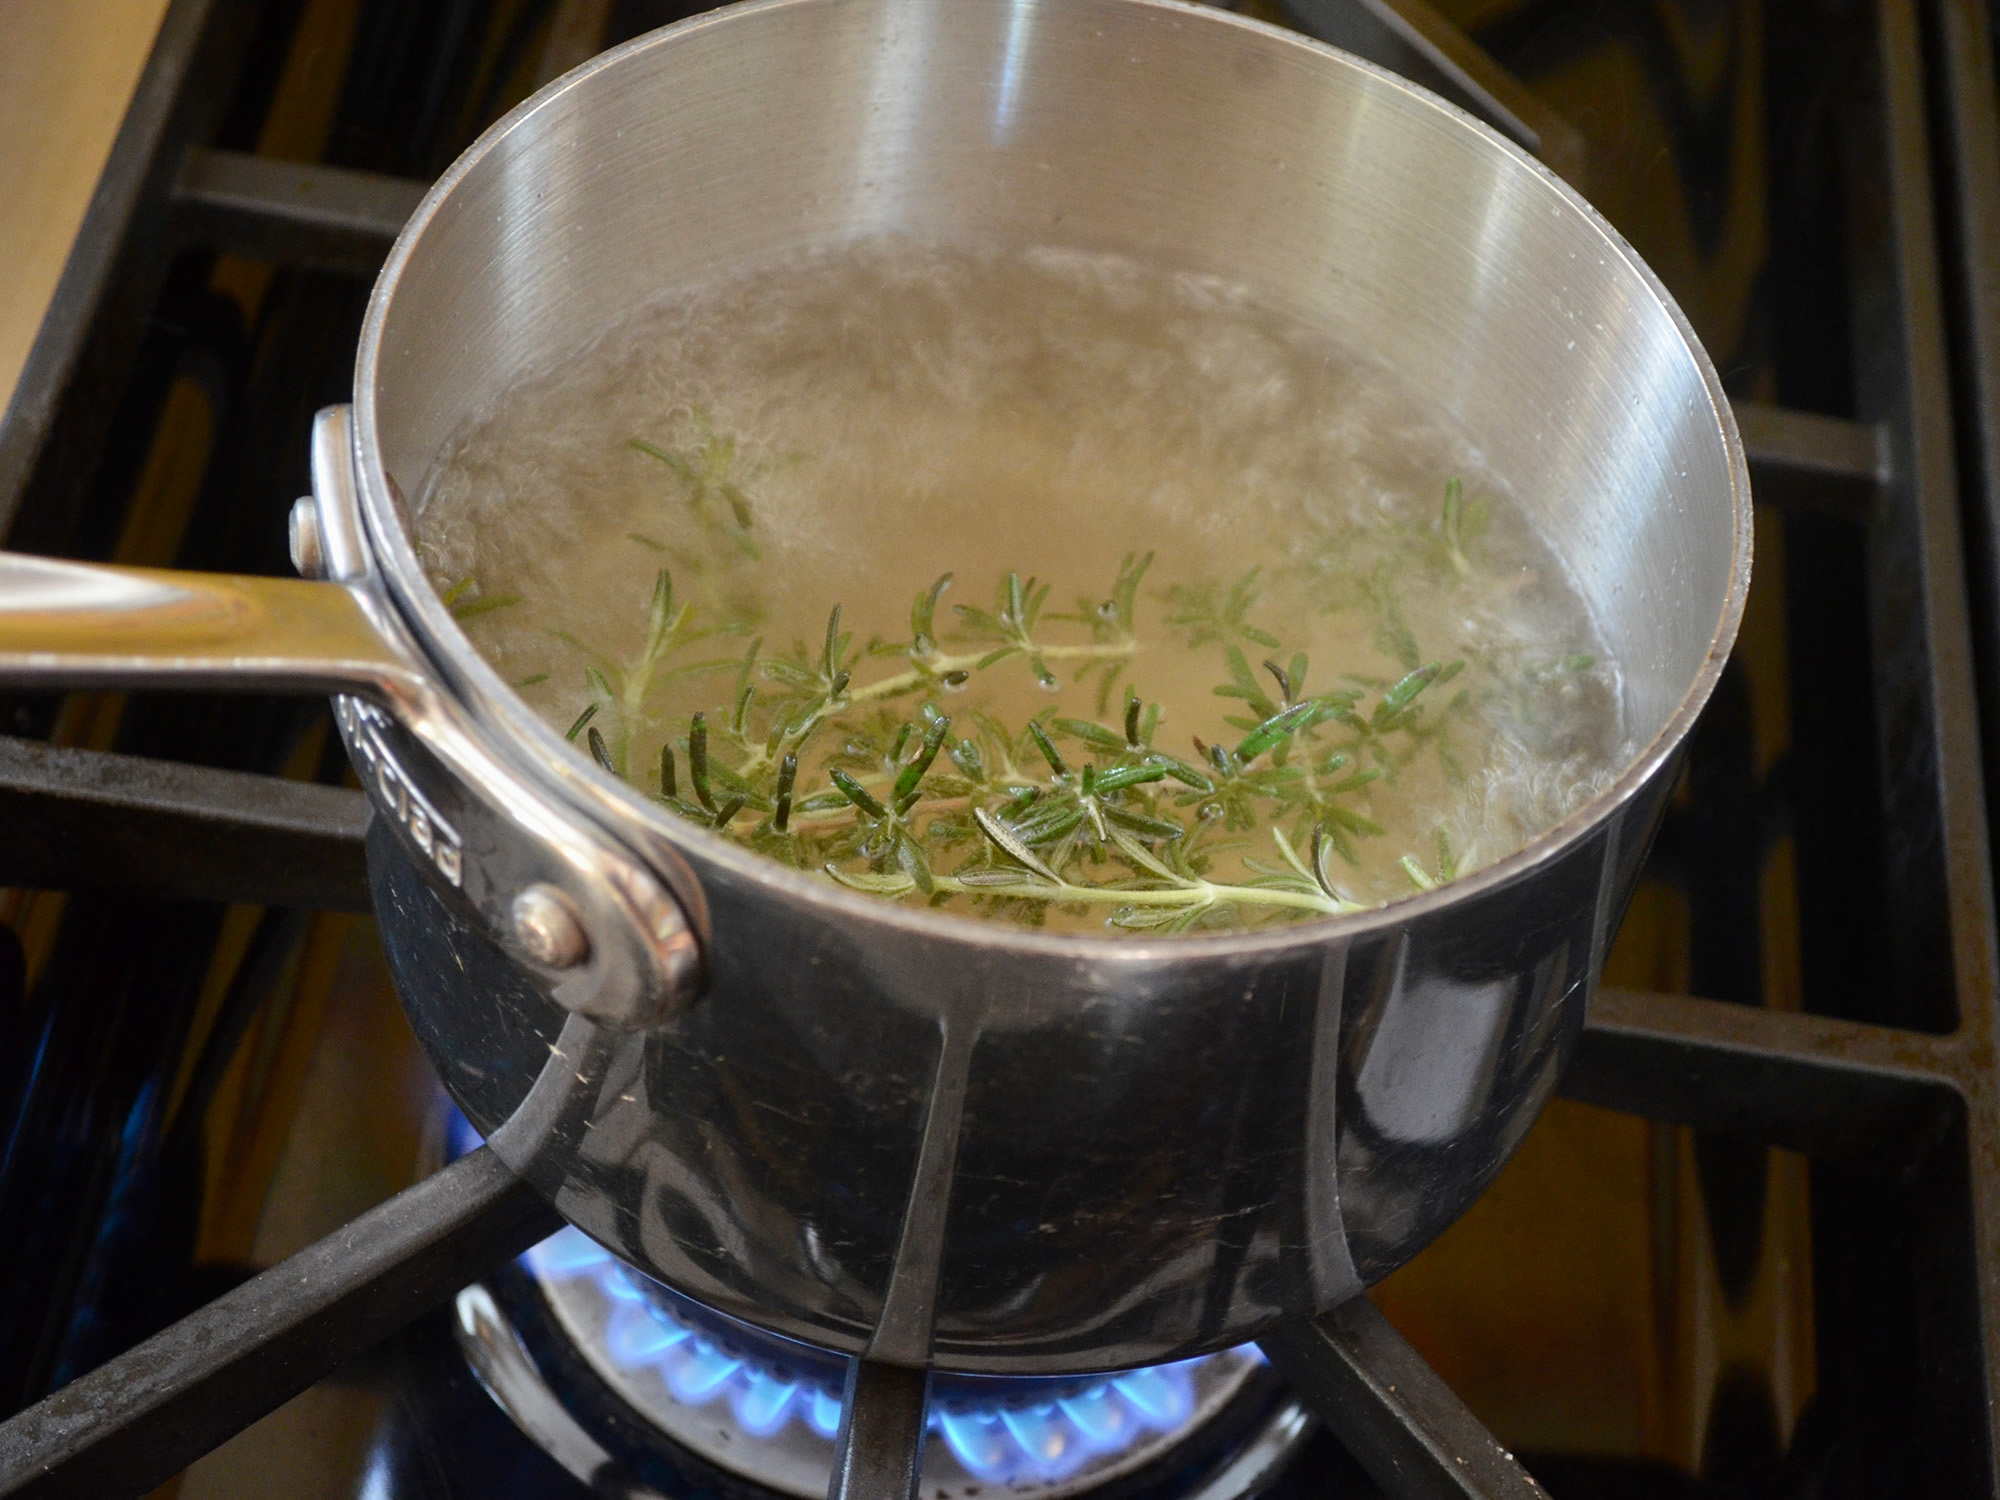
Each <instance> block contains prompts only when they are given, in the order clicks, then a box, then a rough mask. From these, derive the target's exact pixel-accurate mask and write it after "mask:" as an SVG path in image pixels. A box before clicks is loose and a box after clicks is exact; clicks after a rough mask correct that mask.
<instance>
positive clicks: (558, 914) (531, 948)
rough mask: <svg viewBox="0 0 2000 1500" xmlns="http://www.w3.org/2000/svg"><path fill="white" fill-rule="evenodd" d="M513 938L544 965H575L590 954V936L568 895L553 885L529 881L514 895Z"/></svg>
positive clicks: (565, 966)
mask: <svg viewBox="0 0 2000 1500" xmlns="http://www.w3.org/2000/svg"><path fill="white" fill-rule="evenodd" d="M513 915H514V940H515V942H517V943H519V944H520V947H521V951H522V952H523V953H524V954H526V955H527V956H528V957H529V958H530V959H532V960H533V961H534V962H535V963H538V964H540V965H541V966H542V967H543V968H546V969H574V968H575V967H576V966H577V965H578V964H580V963H582V962H583V961H584V960H585V959H586V958H588V957H590V936H589V934H587V933H586V932H585V931H584V930H583V923H582V922H581V921H579V920H578V919H577V915H576V908H575V907H573V906H572V905H570V900H569V897H567V896H565V895H564V894H563V893H562V892H561V891H559V890H557V889H556V888H555V887H554V886H552V885H531V886H529V887H528V888H527V889H526V890H525V891H523V892H521V894H520V895H518V896H516V897H515V898H514V908H513Z"/></svg>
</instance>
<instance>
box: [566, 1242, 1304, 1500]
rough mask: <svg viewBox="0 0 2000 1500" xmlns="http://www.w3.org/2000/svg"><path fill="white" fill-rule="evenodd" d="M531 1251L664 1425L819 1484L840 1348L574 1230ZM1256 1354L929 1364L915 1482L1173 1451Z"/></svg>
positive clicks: (583, 1345) (1238, 1382)
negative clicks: (1166, 1361) (1106, 1367)
mask: <svg viewBox="0 0 2000 1500" xmlns="http://www.w3.org/2000/svg"><path fill="white" fill-rule="evenodd" d="M527 1263H528V1266H529V1268H530V1269H531V1270H532V1272H533V1273H534V1276H535V1279H536V1281H537V1283H538V1284H539V1286H540V1288H541V1291H542V1295H543V1296H544V1297H545V1298H546V1299H547V1301H548V1305H549V1308H550V1310H551V1311H552V1313H553V1314H554V1316H555V1320H556V1322H557V1323H558V1324H559V1325H560V1326H561V1327H562V1329H563V1331H564V1332H565V1333H566V1334H568V1335H569V1338H570V1340H571V1341H572V1342H573V1343H574V1344H575V1345H576V1347H577V1348H578V1350H580V1351H581V1352H582V1354H583V1356H584V1358H585V1359H586V1360H587V1361H588V1362H589V1364H590V1365H591V1367H592V1369H594V1370H595V1371H596V1373H597V1374H598V1375H599V1377H600V1378H602V1379H603V1381H604V1383H605V1384H606V1385H608V1386H610V1387H611V1388H612V1389H613V1390H614V1391H616V1392H617V1393H618V1394H619V1395H620V1396H621V1397H623V1398H624V1399H625V1400H626V1401H627V1402H628V1403H630V1404H631V1405H632V1406H633V1407H635V1408H636V1409H637V1410H639V1411H641V1412H644V1413H645V1414H646V1416H647V1417H648V1418H650V1419H651V1420H652V1422H653V1423H654V1425H656V1426H657V1427H658V1428H659V1429H660V1430H661V1431H663V1432H665V1433H666V1434H667V1435H668V1436H669V1437H671V1438H673V1439H674V1440H675V1441H676V1442H678V1443H680V1444H682V1445H683V1446H684V1447H688V1448H691V1449H693V1450H694V1451H696V1452H698V1453H701V1454H704V1455H705V1456H707V1457H709V1458H710V1459H711V1460H712V1461H714V1462H716V1463H718V1464H720V1465H722V1466H723V1467H725V1468H728V1469H731V1470H733V1471H735V1472H736V1473H739V1474H741V1475H743V1476H744V1477H745V1478H747V1479H751V1480H753V1481H755V1482H756V1483H758V1484H760V1485H763V1486H765V1487H766V1488H769V1489H773V1490H778V1491H781V1492H783V1493H785V1494H790V1495H798V1496H801V1497H808V1500H810V1497H815V1496H820V1495H824V1494H825V1493H826V1487H827V1477H828V1475H829V1473H830V1472H831V1469H832V1466H833V1444H834V1437H835V1434H836V1433H837V1432H838V1431H839V1428H840V1413H841V1399H840V1397H841V1382H842V1377H843V1375H844V1373H845V1368H846V1362H845V1361H844V1360H842V1359H840V1358H838V1357H837V1356H833V1355H829V1354H827V1353H825V1352H824V1351H822V1350H818V1349H813V1348H809V1347H808V1346H806V1345H803V1344H796V1343H793V1342H791V1341H789V1340H785V1339H780V1338H777V1337H775V1336H773V1335H770V1334H765V1333H761V1332H758V1331H756V1330H754V1329H751V1328H749V1327H747V1326H746V1325H744V1324H741V1323H737V1322H735V1321H734V1320H733V1319H726V1318H723V1317H722V1316H721V1315H719V1314H717V1313H714V1312H711V1311H709V1310H708V1309H706V1308H703V1307H700V1306H699V1305H697V1304H695V1303H693V1302H690V1301H688V1300H687V1299H686V1298H684V1297H680V1296H677V1295H675V1294H674V1293H673V1292H670V1291H668V1290H667V1289H666V1288H665V1287H662V1286H660V1285H659V1284H658V1283H656V1282H654V1281H652V1280H650V1279H649V1278H647V1277H645V1276H643V1275H641V1274H640V1273H638V1272H636V1271H634V1270H632V1269H631V1268H629V1267H627V1266H626V1265H624V1264H623V1263H622V1262H620V1261H619V1260H617V1259H616V1258H615V1257H614V1256H612V1255H611V1254H610V1253H609V1252H608V1251H606V1250H604V1249H603V1248H602V1247H600V1246H599V1245H597V1244H596V1243H595V1242H594V1241H592V1240H591V1239H589V1238H588V1237H586V1236H585V1235H583V1234H582V1233H580V1232H579V1231H577V1230H574V1229H567V1230H564V1231H563V1232H561V1233H560V1234H557V1235H555V1236H554V1237H552V1238H550V1239H547V1240H544V1241H543V1242H542V1243H541V1244H540V1245H537V1246H536V1247H535V1248H534V1249H533V1250H531V1251H529V1252H528V1255H527ZM1263 1363H1264V1359H1263V1356H1262V1355H1261V1354H1259V1353H1258V1352H1257V1351H1256V1350H1255V1349H1254V1348H1246V1349H1236V1350H1230V1351H1228V1352H1226V1353H1222V1354H1214V1355H1209V1356H1207V1357H1205V1358H1201V1359H1193V1360H1184V1361H1182V1362H1180V1363H1178V1364H1171V1365H1161V1366H1158V1367H1155V1368H1151V1369H1143V1370H1133V1371H1129V1372H1126V1373H1124V1374H1120V1375H1111V1376H1067V1377H1052V1378H1046V1379H1043V1378H1011V1379H1010V1378H1002V1377H992V1376H985V1377H976V1376H955V1375H940V1376H937V1377H935V1378H934V1379H933V1381H932V1384H931V1403H930V1418H929V1434H928V1437H927V1440H926V1443H925V1448H924V1469H923V1472H924V1484H925V1487H926V1489H928V1490H931V1491H933V1492H949V1493H951V1494H955V1495H963V1494H966V1493H969V1492H972V1491H976V1490H979V1489H981V1488H984V1487H986V1486H989V1485H1001V1486H1005V1487H1006V1488H1007V1490H1008V1491H1009V1492H1010V1493H1013V1494H1018V1495H1024V1496H1025V1495H1034V1496H1040V1497H1049V1500H1054V1497H1058V1496H1063V1495H1069V1494H1073V1493H1075V1492H1077V1491H1080V1490H1084V1489H1088V1488H1093V1487H1095V1486H1097V1485H1099V1484H1102V1483H1104V1482H1105V1481H1107V1480H1110V1479H1113V1478H1116V1477H1118V1476H1120V1475H1123V1474H1127V1473H1130V1472H1132V1471H1133V1470H1136V1469H1139V1468H1142V1467H1144V1466H1145V1465H1146V1464H1148V1463H1150V1462H1151V1461H1152V1460H1154V1459H1156V1458H1158V1457H1160V1456H1161V1455H1162V1454H1164V1453H1166V1452H1167V1451H1169V1450H1170V1449H1172V1448H1173V1447H1174V1446H1175V1445H1176V1444H1177V1443H1178V1442H1179V1441H1180V1440H1181V1439H1182V1438H1183V1437H1185V1436H1186V1435H1187V1434H1188V1433H1190V1432H1192V1431H1194V1430H1196V1429H1197V1428H1199V1427H1201V1426H1202V1425H1203V1424H1204V1423H1205V1422H1206V1421H1207V1420H1208V1419H1209V1418H1211V1417H1213V1416H1214V1415H1215V1414H1216V1413H1218V1412H1220V1411H1221V1410H1222V1409H1223V1407H1225V1406H1226V1405H1228V1403H1229V1402H1230V1400H1231V1399H1232V1398H1233V1397H1234V1396H1235V1395H1236V1394H1237V1393H1238V1392H1240V1391H1241V1390H1242V1389H1243V1388H1244V1385H1245V1382H1246V1381H1247V1380H1248V1379H1249V1377H1250V1375H1251V1374H1252V1372H1253V1371H1254V1370H1255V1369H1257V1368H1258V1367H1259V1366H1260V1365H1262V1364H1263Z"/></svg>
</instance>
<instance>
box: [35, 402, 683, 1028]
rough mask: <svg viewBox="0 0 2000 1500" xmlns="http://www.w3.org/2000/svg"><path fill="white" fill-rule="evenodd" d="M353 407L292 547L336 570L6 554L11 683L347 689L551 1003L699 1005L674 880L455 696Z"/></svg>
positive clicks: (458, 885)
mask: <svg viewBox="0 0 2000 1500" xmlns="http://www.w3.org/2000/svg"><path fill="white" fill-rule="evenodd" d="M348 430H349V429H348V414H347V410H346V408H344V407H335V408H330V409H329V410H327V411H324V412H322V413H320V418H319V421H318V423H317V424H316V425H315V428H314V433H313V488H314V494H313V495H312V496H310V497H308V498H307V499H306V500H302V501H300V502H299V506H300V508H299V509H298V510H297V511H295V512H294V516H293V554H294V560H295V561H296V562H298V563H300V564H301V566H302V569H303V570H304V571H307V572H310V573H315V574H321V575H324V576H325V577H327V579H328V580H329V581H324V582H307V581H302V580H296V579H282V578H244V577H236V576H232V575H227V574H217V573H185V572H176V571H167V570H161V569H152V568H116V567H104V566H98V565H95V564H84V563H74V562H68V561H62V560H58V559H53V558H43V557H30V556H26V555H23V554H20V553H8V552H0V685H4V686H9V687H17V688H90V687H104V688H198V689H209V690H213V689H217V688H241V689H243V690H245V691H260V692H273V691H275V692H298V693H306V694H314V695H317V694H323V693H324V694H332V695H334V699H335V710H336V717H337V719H338V721H339V725H340V731H341V735H342V738H343V739H345V741H346V742H347V747H348V753H349V755H350V757H351V758H352V759H353V761H354V763H355V768H356V770H357V771H358V772H359V773H360V775H361V779H362V784H363V787H364V789H365V790H366V791H367V793H368V795H369V798H370V800H371V801H372V802H373V803H374V805H375V809H376V811H377V813H378V814H379V815H380V816H382V817H385V818H386V819H388V820H389V822H390V824H391V826H392V827H393V828H394V830H395V832H396V834H397V836H398V838H399V839H400V840H401V842H402V844H403V846H404V849H405V851H406V852H407V853H409V854H410V855H411V856H412V858H413V859H414V860H415V861H416V862H417V864H418V867H419V868H420V869H422V870H423V871H424V873H425V875H426V876H427V878H428V879H429V880H430V882H431V884H432V885H433V886H434V887H436V888H437V889H438V890H439V892H440V894H442V895H444V896H445V897H446V899H447V901H448V902H449V903H450V904H451V905H453V906H455V907H456V908H458V909H459V910H460V911H461V913H463V914H464V915H466V916H467V917H469V918H470V919H471V921H472V923H473V925H474V926H476V927H477V928H478V929H480V930H482V931H484V932H485V933H486V934H487V935H488V936H489V937H491V938H493V939H495V940H496V941H497V942H499V943H500V944H501V945H502V946H503V947H504V948H506V949H507V950H508V951H509V952H510V953H511V954H512V955H513V956H514V957H515V959H516V960H517V961H519V962H520V963H521V964H522V965H523V966H524V967H526V968H528V969H529V970H530V971H532V972H534V973H535V974H536V975H537V976H538V978H539V979H540V980H541V981H542V983H543V986H544V988H545V989H546V990H547V991H548V993H549V994H550V995H551V997H552V998H554V999H555V1000H556V1001H557V1002H559V1003H560V1004H562V1005H563V1006H565V1007H566V1008H567V1009H569V1010H571V1011H574V1012H575V1013H577V1014H578V1015H581V1016H584V1017H587V1018H588V1019H590V1020H592V1021H595V1022H598V1023H601V1024H605V1025H611V1026H616V1027H620V1028H636V1027H641V1026H646V1025H650V1024H653V1023H655V1022H657V1021H660V1020H662V1019H664V1018H666V1017H667V1016H669V1015H671V1014H673V1013H674V1012H675V1011H677V1010H679V1009H681V1008H683V1007H685V1006H686V1005H687V1004H689V1003H690V1002H692V1001H693V1000H694V998H695V997H696V996H697V995H698V994H699V993H700V989H701V983H702V961H701V958H702V956H701V945H700V943H699V941H698V939H697V934H696V932H695V929H694V926H693V924H691V923H690V922H689V920H688V916H687V913H686V912H685V911H684V910H683V908H682V906H681V904H680V902H679V901H678V900H677V899H676V897H675V896H674V894H673V893H672V891H671V890H670V888H669V887H668V885H667V884H666V882H665V881H664V880H663V879H662V878H661V877H660V876H659V874H658V873H657V872H655V871H654V870H653V869H652V868H651V867H650V866H649V865H648V864H647V862H646V861H645V860H643V859H641V858H640V857H639V856H638V855H636V854H635V853H634V852H633V851H632V850H631V849H630V848H628V847H627V846H626V844H625V842H624V841H623V840H621V839H619V838H618V837H616V836H615V835H614V834H613V833H612V832H611V831H610V830H608V829H606V828H604V827H603V826H602V825H601V824H600V823H598V822H597V821H596V820H595V819H594V818H593V817H592V816H591V815H590V814H588V813H587V812H585V811H584V810H583V809H581V808H579V807H575V806H571V805H569V804H567V803H565V802H564V801H563V800H562V799H561V797H560V796H559V794H557V793H556V792H554V791H553V790H552V789H551V788H550V786H549V785H548V784H547V781H546V779H545V778H537V777H531V776H529V775H525V774H523V773H522V771H521V770H520V769H519V768H518V763H517V758H516V757H515V756H513V755H511V754H509V753H507V752H506V750H505V749H504V747H503V746H502V745H501V744H500V743H499V742H498V740H497V738H496V735H495V734H494V733H493V732H492V731H489V730H485V729H482V728H481V727H480V726H479V725H477V724H475V723H474V722H473V721H472V720H471V719H470V718H469V717H468V716H467V715H466V714H465V712H464V711H463V710H462V709H461V708H460V707H459V706H458V704H457V703H456V701H455V700H454V699H453V698H451V697H450V695H448V694H446V693H444V692H442V691H440V690H439V688H438V686H437V684H436V682H435V681H434V680H433V679H432V677H431V675H430V674H429V673H428V672H426V670H425V669H424V667H423V665H422V662H421V659H420V657H419V655H418V653H417V652H416V650H415V648H414V646H413V645H412V644H411V641H410V638H409V635H408V632H407V631H406V630H405V629H404V627H403V625H402V621H401V619H400V617H399V616H398V614H397V612H396V609H395V606H394V604H393V603H392V602H391V601H390V599H389V597H388V595H387V594H386V592H385V591H384V590H383V589H382V587H381V585H380V580H379V576H378V574H377V572H376V570H375V568H374V567H373V565H372V562H371V559H370V557H369V555H368V548H367V542H366V536H365V532H364V530H363V528H362V526H361V523H360V515H359V509H358V507H357V505H356V504H355V498H354V490H353V483H352V468H351V457H350V455H351V445H350V443H349V441H348Z"/></svg>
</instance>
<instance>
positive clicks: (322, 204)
mask: <svg viewBox="0 0 2000 1500" xmlns="http://www.w3.org/2000/svg"><path fill="white" fill-rule="evenodd" d="M429 190H430V184H429V183H427V182H423V181H420V180H418V179H415V178H409V177H392V176H388V175H386V174H384V173H381V172H357V171H354V170H352V169H350V168H347V167H329V166H323V165H320V164H319V163H316V162H291V161H277V160H274V159H272V158H271V157H268V156H252V155H250V154H249V153H248V152H244V151H218V150H213V149H211V148H209V147H206V146H192V147H190V148H189V149H188V152H187V155H186V156H185V157H183V158H182V160H181V169H180V176H179V177H178V178H177V179H176V180H175V182H174V218H175V223H174V232H175V234H176V235H177V236H179V237H180V238H181V239H182V240H184V241H187V242H189V243H192V244H199V245H202V246H205V247H206V248H208V249H212V250H226V251H230V252H231V253H233V254H237V255H246V256H249V257H250V258H251V259H253V260H268V261H279V262H283V263H286V264H290V265H300V266H310V267H312V268H314V269H317V270H326V271H352V272H356V273H359V274H362V275H368V276H372V275H374V274H375V272H376V271H377V270H379V269H380V268H381V265H382V260H383V257H384V256H386V255H387V254H388V253H389V247H390V246H391V245H392V244H394V243H395V240H396V236H397V235H398V234H400V233H401V232H402V228H403V225H404V224H405V223H407V222H408V220H409V217H410V215H411V214H412V213H414V212H416V208H417V204H418V203H419V202H420V201H421V200H422V198H423V196H424V194H425V193H426V192H428V191H429Z"/></svg>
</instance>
